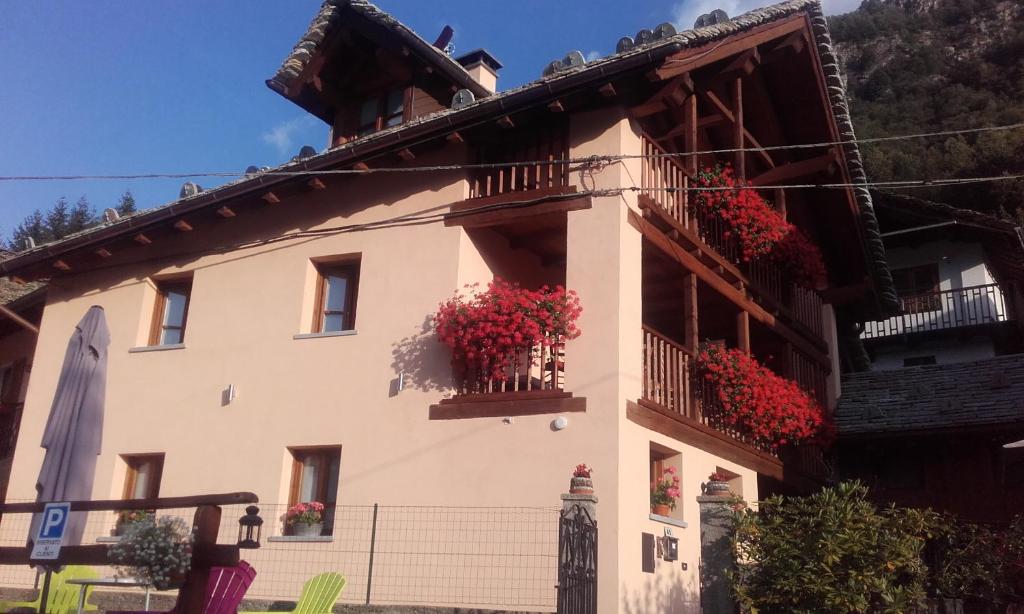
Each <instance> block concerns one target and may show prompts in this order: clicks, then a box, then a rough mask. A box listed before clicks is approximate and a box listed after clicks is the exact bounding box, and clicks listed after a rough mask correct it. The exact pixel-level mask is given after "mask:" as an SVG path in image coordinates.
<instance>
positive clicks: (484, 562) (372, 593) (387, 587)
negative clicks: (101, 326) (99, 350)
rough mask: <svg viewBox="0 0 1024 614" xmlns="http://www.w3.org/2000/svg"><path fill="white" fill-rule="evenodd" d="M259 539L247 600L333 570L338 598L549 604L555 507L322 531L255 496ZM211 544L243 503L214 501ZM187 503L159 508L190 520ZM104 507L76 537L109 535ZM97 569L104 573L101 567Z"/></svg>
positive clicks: (291, 597)
mask: <svg viewBox="0 0 1024 614" xmlns="http://www.w3.org/2000/svg"><path fill="white" fill-rule="evenodd" d="M259 507H260V516H261V517H262V518H263V519H264V525H263V537H262V547H261V548H259V549H257V550H243V551H242V558H243V559H245V560H247V561H248V562H249V563H251V564H252V565H253V566H254V567H255V568H256V570H257V577H256V581H255V582H254V583H253V585H252V587H250V589H249V591H248V592H247V594H246V598H247V599H251V600H266V601H285V602H289V601H290V602H294V601H295V600H297V599H298V596H299V595H300V594H301V592H302V585H303V583H304V582H305V581H306V580H308V579H309V578H311V577H312V576H314V575H316V574H318V573H322V572H326V571H336V572H338V573H341V574H342V575H344V576H345V578H346V579H347V580H348V584H347V586H346V588H345V591H344V592H343V593H342V596H341V599H340V601H341V602H343V603H371V604H412V605H438V606H463V607H501V608H511V609H531V610H553V609H554V606H555V583H556V578H557V556H558V511H557V509H555V508H508V507H439V506H435V507H429V506H374V505H362V506H338V507H337V508H336V510H335V511H334V524H333V528H332V529H329V530H330V533H331V534H330V535H323V536H319V537H295V536H290V535H286V534H285V533H286V532H287V530H286V528H285V526H284V523H283V517H284V514H285V511H286V509H287V506H286V505H283V504H261V505H259ZM222 509H223V515H222V520H221V529H220V534H219V536H218V540H217V541H218V543H222V544H233V543H235V542H236V541H237V539H238V519H239V518H240V517H241V516H242V515H244V513H245V511H244V510H245V506H244V505H237V506H224V507H223V508H222ZM194 513H195V510H194V509H193V508H183V509H172V510H160V511H159V512H158V513H157V515H158V516H178V517H181V518H184V519H186V520H187V521H188V522H190V523H191V520H192V516H193V514H194ZM30 522H31V516H30V515H29V514H7V515H5V516H4V517H3V518H2V520H0V546H21V545H24V544H25V541H26V538H27V536H28V533H29V525H30ZM115 525H116V516H115V514H114V513H112V512H89V513H88V519H87V522H86V533H85V537H84V539H83V543H84V544H92V543H97V542H100V543H102V542H107V541H112V540H115V539H117V538H116V537H114V536H113V533H114V529H115ZM98 571H99V573H100V574H101V575H105V576H106V575H113V573H114V570H112V569H109V568H103V569H99V570H98ZM34 583H35V571H33V570H32V569H30V568H28V567H24V566H0V587H13V588H31V587H32V586H33V585H34Z"/></svg>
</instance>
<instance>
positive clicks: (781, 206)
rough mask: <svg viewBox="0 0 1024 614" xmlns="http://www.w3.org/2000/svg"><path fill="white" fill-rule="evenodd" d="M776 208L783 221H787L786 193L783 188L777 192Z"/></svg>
mask: <svg viewBox="0 0 1024 614" xmlns="http://www.w3.org/2000/svg"><path fill="white" fill-rule="evenodd" d="M775 208H776V209H777V210H778V212H779V213H781V214H782V219H786V218H787V216H786V191H785V190H784V189H782V188H777V189H776V190H775Z"/></svg>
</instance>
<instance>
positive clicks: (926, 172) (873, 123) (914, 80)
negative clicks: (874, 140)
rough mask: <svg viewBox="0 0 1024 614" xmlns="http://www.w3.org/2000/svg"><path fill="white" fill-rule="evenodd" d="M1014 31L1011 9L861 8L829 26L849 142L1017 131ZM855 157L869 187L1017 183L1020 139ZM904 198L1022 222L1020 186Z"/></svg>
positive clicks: (1023, 95)
mask: <svg viewBox="0 0 1024 614" xmlns="http://www.w3.org/2000/svg"><path fill="white" fill-rule="evenodd" d="M1022 21H1024V2H1021V1H1020V0H866V1H865V2H864V3H863V4H862V5H861V6H860V8H859V9H857V10H856V11H854V12H852V13H847V14H845V15H838V16H835V17H832V18H831V19H830V22H829V25H830V27H831V30H832V36H833V39H834V41H835V44H836V51H837V53H838V55H839V57H840V59H841V61H842V62H843V64H844V69H845V72H846V75H847V80H848V86H849V93H850V97H851V101H850V104H851V111H852V114H853V119H854V126H855V127H856V128H857V135H858V137H860V138H866V137H876V136H888V135H897V134H911V133H921V132H935V131H941V130H954V129H960V128H975V127H982V126H992V125H1003V124H1013V123H1017V122H1024V30H1021V28H1020V24H1021V23H1022ZM861 151H862V153H863V154H864V156H865V162H866V165H867V171H868V177H869V179H870V180H872V181H889V180H916V179H936V178H948V177H961V178H963V177H979V176H990V175H1003V174H1019V173H1024V129H1017V130H1011V131H1001V132H988V133H982V134H976V135H960V136H951V137H938V138H929V139H923V140H915V141H903V142H897V143H887V144H864V145H863V146H862V148H861ZM912 193H913V194H914V195H917V196H921V197H925V198H929V199H932V200H937V201H942V202H947V203H949V204H952V205H956V206H959V207H966V208H972V209H977V210H981V211H987V212H991V213H996V214H1000V215H1004V216H1009V215H1020V217H1022V218H1024V181H1020V180H1016V181H1000V182H994V183H978V184H970V185H961V186H951V187H943V188H926V189H915V190H913V192H912ZM1018 212H1019V213H1018Z"/></svg>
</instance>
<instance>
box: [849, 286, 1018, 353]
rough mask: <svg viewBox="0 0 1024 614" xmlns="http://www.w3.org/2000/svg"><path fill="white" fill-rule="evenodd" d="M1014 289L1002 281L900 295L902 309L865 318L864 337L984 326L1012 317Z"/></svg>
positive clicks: (862, 335)
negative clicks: (874, 318) (870, 319)
mask: <svg viewBox="0 0 1024 614" xmlns="http://www.w3.org/2000/svg"><path fill="white" fill-rule="evenodd" d="M1012 297H1013V292H1012V291H1008V292H1005V293H1004V291H1003V289H1002V288H1000V287H999V284H987V285H983V286H971V287H968V288H956V289H953V290H942V291H939V292H929V293H924V294H917V295H913V296H904V297H902V298H900V308H901V311H902V313H900V315H897V316H893V317H891V318H888V319H886V320H879V321H876V322H866V323H865V324H864V332H862V333H861V335H860V336H861V339H865V340H868V339H881V338H884V337H892V336H896V335H909V334H915V333H924V332H931V331H941V330H949V329H955V328H965V327H968V326H984V325H990V324H997V323H1000V322H1007V321H1010V320H1012V319H1013V314H1014V310H1013V304H1012Z"/></svg>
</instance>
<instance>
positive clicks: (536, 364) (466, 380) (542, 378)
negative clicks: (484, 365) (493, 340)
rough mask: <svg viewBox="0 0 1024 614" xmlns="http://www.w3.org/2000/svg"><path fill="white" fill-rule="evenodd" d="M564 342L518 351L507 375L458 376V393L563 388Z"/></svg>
mask: <svg viewBox="0 0 1024 614" xmlns="http://www.w3.org/2000/svg"><path fill="white" fill-rule="evenodd" d="M564 350H565V349H564V347H562V346H561V345H550V346H549V345H544V344H540V343H538V344H536V345H534V346H532V347H530V348H527V349H524V350H523V351H522V352H521V353H520V354H518V355H517V356H516V357H515V358H514V359H513V360H512V362H511V364H510V365H509V366H508V368H507V369H505V371H504V379H500V378H496V377H490V376H489V375H484V376H480V375H479V374H478V373H476V372H474V371H470V372H469V373H464V374H462V375H461V377H457V378H456V379H457V381H456V391H455V392H456V394H457V395H460V396H461V395H484V394H494V393H509V392H524V393H525V392H540V391H562V390H564V387H565V351H564Z"/></svg>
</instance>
